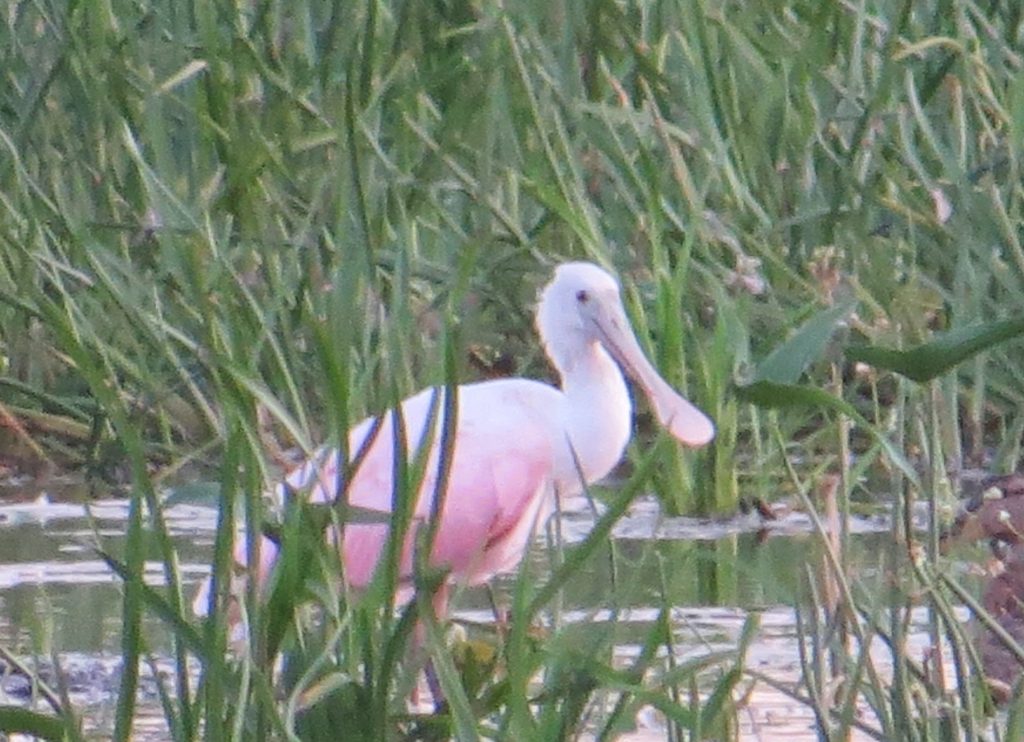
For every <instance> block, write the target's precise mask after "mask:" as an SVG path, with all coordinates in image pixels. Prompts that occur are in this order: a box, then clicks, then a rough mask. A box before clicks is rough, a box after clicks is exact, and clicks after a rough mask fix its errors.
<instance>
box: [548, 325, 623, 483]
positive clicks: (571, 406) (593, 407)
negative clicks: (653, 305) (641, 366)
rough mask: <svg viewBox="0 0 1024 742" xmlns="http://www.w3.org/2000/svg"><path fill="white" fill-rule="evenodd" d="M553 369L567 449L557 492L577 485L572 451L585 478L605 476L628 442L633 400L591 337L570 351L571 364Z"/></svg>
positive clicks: (559, 473) (559, 472) (612, 363)
mask: <svg viewBox="0 0 1024 742" xmlns="http://www.w3.org/2000/svg"><path fill="white" fill-rule="evenodd" d="M559 373H560V375H561V377H562V392H563V394H564V395H565V408H564V411H563V414H564V420H565V429H566V431H567V433H568V435H569V440H570V442H571V445H572V449H571V450H570V451H569V455H568V461H567V462H563V463H562V465H561V466H559V467H558V468H559V470H560V471H558V472H557V479H558V483H559V489H560V491H561V492H562V494H565V495H569V494H573V493H576V492H579V491H580V490H581V489H582V487H581V485H580V482H579V474H578V472H577V469H576V463H575V462H574V461H573V459H572V452H573V451H574V452H575V455H576V461H578V462H579V468H580V469H581V470H582V471H583V477H584V480H585V481H586V483H587V484H590V483H591V482H596V481H597V480H599V479H602V478H603V477H605V476H606V475H607V474H608V472H610V471H611V470H612V467H614V466H615V464H617V463H618V461H619V459H620V458H622V452H623V451H624V450H625V448H626V444H627V443H628V442H629V435H630V428H631V427H632V417H633V405H632V402H631V401H630V398H629V390H628V389H627V388H626V382H625V380H624V379H623V378H622V372H621V371H620V370H619V367H618V366H617V365H616V364H615V362H614V361H613V360H612V359H611V357H610V356H609V355H608V353H606V352H605V350H604V348H602V347H601V346H600V345H599V344H598V343H596V342H594V343H589V344H588V345H587V346H586V348H585V349H584V350H583V352H580V353H577V354H574V363H573V364H572V367H571V368H564V369H563V368H559ZM566 464H567V465H568V467H569V468H568V470H567V471H566V470H565V467H566Z"/></svg>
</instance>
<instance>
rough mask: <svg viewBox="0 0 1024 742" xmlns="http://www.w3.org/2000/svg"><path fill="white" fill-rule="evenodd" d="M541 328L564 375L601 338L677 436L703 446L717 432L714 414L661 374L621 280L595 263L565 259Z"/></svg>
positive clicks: (541, 311) (544, 297)
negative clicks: (629, 310)
mask: <svg viewBox="0 0 1024 742" xmlns="http://www.w3.org/2000/svg"><path fill="white" fill-rule="evenodd" d="M537 329H538V331H539V332H540V336H541V340H542V341H543V343H544V348H545V350H546V351H547V353H548V356H549V357H550V358H551V360H552V361H553V362H554V364H555V366H556V367H557V368H558V371H559V373H560V374H562V376H563V378H564V377H565V375H566V374H568V373H571V372H572V369H573V368H574V366H575V365H576V363H577V362H579V361H580V359H582V358H584V357H585V356H586V354H587V353H589V352H590V351H591V349H592V346H593V345H594V344H595V343H599V344H600V345H601V346H602V347H603V348H604V349H605V350H606V351H607V352H608V354H609V355H610V356H611V357H612V358H613V359H614V360H615V362H616V363H618V364H619V366H620V367H621V368H622V370H623V371H625V372H626V374H627V375H629V376H630V377H631V378H632V379H633V380H634V381H635V382H637V384H639V385H640V387H641V388H642V389H643V391H644V392H645V393H646V395H647V398H648V399H649V400H650V402H651V406H652V408H653V409H654V412H655V415H656V416H657V417H658V420H659V422H660V423H661V424H662V425H663V426H664V427H665V428H667V429H668V430H669V431H670V432H671V433H672V434H673V435H674V436H675V437H676V438H678V439H679V440H680V441H682V442H683V443H686V444H687V445H691V446H702V445H704V444H705V443H707V442H708V441H710V440H711V439H712V438H714V435H715V426H714V425H713V424H712V422H711V420H710V419H708V417H707V416H706V415H705V414H704V413H703V412H701V411H700V410H699V409H697V408H696V407H695V406H693V405H692V404H690V403H689V402H687V401H686V400H685V399H683V398H682V397H681V396H679V395H678V394H677V393H676V392H675V390H674V389H672V387H671V386H669V385H668V383H667V382H666V381H665V380H664V379H662V378H661V376H660V375H659V374H658V372H657V371H656V370H655V368H654V367H653V366H652V365H651V364H650V362H649V361H648V360H647V358H646V357H645V356H644V354H643V351H642V350H641V349H640V345H639V343H637V341H636V337H635V336H634V335H633V331H632V328H631V327H630V324H629V320H628V319H627V318H626V312H625V310H624V309H623V307H622V298H621V297H620V295H619V284H618V283H617V282H616V280H615V279H614V278H613V277H612V276H611V275H610V274H609V273H608V272H607V271H605V270H603V269H602V268H599V267H598V266H596V265H594V264H593V263H563V264H562V265H560V266H558V268H557V269H556V270H555V277H554V278H553V279H552V280H551V282H550V283H549V284H548V285H547V286H546V287H545V288H544V290H543V291H542V292H541V296H540V305H539V306H538V308H537Z"/></svg>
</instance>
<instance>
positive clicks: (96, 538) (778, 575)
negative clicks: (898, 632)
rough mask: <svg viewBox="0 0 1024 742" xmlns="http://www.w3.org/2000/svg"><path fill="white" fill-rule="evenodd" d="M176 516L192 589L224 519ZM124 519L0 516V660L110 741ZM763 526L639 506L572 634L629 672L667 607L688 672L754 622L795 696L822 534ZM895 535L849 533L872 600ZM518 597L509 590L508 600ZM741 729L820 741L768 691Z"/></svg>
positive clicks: (10, 697)
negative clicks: (607, 634) (607, 640)
mask: <svg viewBox="0 0 1024 742" xmlns="http://www.w3.org/2000/svg"><path fill="white" fill-rule="evenodd" d="M166 515H167V518H168V522H169V526H170V529H171V532H172V536H173V539H174V544H175V547H176V548H177V550H178V554H179V560H180V567H181V573H182V575H183V577H184V579H185V580H186V581H188V582H198V581H199V580H200V579H201V578H202V577H203V576H204V575H205V574H206V572H207V559H208V557H209V553H210V551H211V548H212V540H213V533H214V529H215V526H216V512H215V511H214V510H212V509H210V508H202V507H194V506H185V505H177V506H175V507H173V508H170V509H169V510H168V511H167V513H166ZM127 517H128V505H127V502H125V501H119V500H110V501H101V502H97V503H94V504H91V505H89V506H84V505H80V504H73V503H70V502H51V501H50V498H49V497H47V496H46V495H41V496H39V497H35V496H33V498H32V499H29V500H23V501H21V502H14V503H10V504H5V505H0V646H2V647H3V648H5V649H7V650H10V651H12V652H13V653H14V654H16V655H18V656H21V657H26V656H31V655H35V654H38V655H42V656H49V655H50V653H51V652H56V653H57V654H58V656H59V657H60V661H61V664H62V666H63V667H64V670H65V672H66V674H67V675H68V676H69V677H71V678H73V680H74V682H73V683H72V685H73V687H72V688H71V690H72V697H73V698H74V700H75V701H76V702H78V703H79V704H82V705H83V706H87V707H88V708H89V709H90V711H89V714H88V715H89V717H90V720H91V721H92V723H93V724H95V725H97V726H98V727H99V728H101V729H102V728H103V727H104V726H105V725H106V724H107V723H108V722H109V720H110V716H111V703H110V702H111V698H112V696H111V693H112V691H113V690H115V689H116V683H117V676H118V661H117V655H118V642H119V637H120V591H119V586H118V581H117V579H116V578H115V577H114V576H113V575H112V573H111V572H110V570H109V569H108V568H107V567H106V565H105V564H104V563H103V561H102V560H101V559H100V558H99V557H98V556H97V552H96V549H97V546H102V548H104V549H106V550H108V551H110V552H111V553H113V554H115V555H116V554H118V553H119V551H120V548H121V546H122V541H123V539H122V534H123V532H124V528H125V524H126V520H127ZM594 517H595V513H594V512H593V509H592V508H590V507H583V508H581V509H580V510H578V511H575V512H571V513H564V514H562V515H561V517H560V518H558V519H556V520H555V521H553V522H552V525H551V527H549V529H548V531H547V534H546V540H547V541H548V542H549V543H553V542H557V541H559V540H561V541H562V542H563V543H569V544H571V543H573V542H575V541H578V540H580V539H582V538H583V537H584V536H585V535H586V533H587V532H588V531H589V529H590V527H591V525H592V523H593V519H594ZM763 525H764V524H762V523H761V522H760V521H759V520H757V519H755V518H750V517H741V518H733V519H727V520H718V521H709V520H699V519H692V518H666V517H663V516H662V515H661V512H660V509H659V508H658V506H657V503H655V502H654V501H651V500H639V501H638V502H637V503H635V504H634V506H633V507H632V508H631V509H630V511H629V512H628V513H627V514H626V516H625V517H624V518H623V519H622V520H621V521H620V522H619V523H618V525H617V526H616V528H615V530H614V532H613V538H612V539H611V540H610V542H609V544H608V545H607V546H606V547H605V553H603V554H601V553H599V554H598V555H597V556H596V557H595V558H594V559H592V560H591V561H590V564H591V567H590V568H589V569H590V572H589V573H588V574H586V575H583V576H581V578H580V579H574V580H572V582H571V584H570V585H569V586H567V588H566V590H565V591H564V595H563V598H562V602H561V614H560V615H561V620H562V621H563V622H564V623H565V624H566V625H572V624H573V623H578V624H579V626H581V627H583V628H584V630H586V631H597V630H609V631H614V632H615V633H614V636H615V641H616V646H617V654H618V655H620V657H621V658H622V659H623V661H625V660H628V659H629V658H630V656H632V655H635V653H636V652H637V651H638V645H636V644H635V643H634V642H637V641H639V637H640V636H642V635H643V633H644V632H645V629H646V627H647V626H648V625H649V623H650V621H652V620H653V619H654V618H655V617H656V616H657V613H658V606H660V605H661V604H662V601H663V597H662V593H664V595H666V596H667V597H668V600H669V602H670V603H671V604H672V605H674V606H677V608H676V610H675V612H674V615H673V625H674V626H675V627H676V643H677V647H676V650H675V652H676V655H677V659H686V658H688V657H692V656H696V655H699V654H703V653H706V652H709V651H712V650H716V649H728V648H731V647H733V646H735V643H736V640H737V638H738V636H739V632H740V629H741V628H742V626H743V622H744V620H745V618H746V616H747V614H748V612H751V611H753V612H756V613H757V614H758V615H759V617H760V622H761V628H760V631H759V632H758V636H757V639H756V640H755V641H754V643H753V645H752V646H751V647H750V651H749V653H748V656H747V666H748V667H749V668H750V669H752V670H756V671H760V672H763V673H764V674H766V675H768V676H770V677H772V678H774V679H776V680H778V681H780V682H789V683H792V682H794V681H796V680H797V679H798V677H799V672H800V661H799V655H798V643H797V636H796V625H795V618H794V613H793V611H792V609H790V608H787V607H784V606H787V605H791V604H793V603H794V602H795V601H796V600H797V596H798V595H800V590H801V583H802V582H803V581H804V579H805V577H806V575H807V574H813V573H814V572H815V570H816V569H818V567H817V565H816V562H817V561H818V560H817V558H816V557H815V554H816V553H819V546H818V540H817V537H815V536H813V535H812V529H811V524H810V520H809V519H808V518H807V517H806V516H803V515H800V514H791V515H788V516H786V517H785V518H782V519H780V520H778V521H774V522H772V523H770V524H768V527H767V528H764V527H763ZM887 529H888V525H887V522H886V519H885V518H884V517H882V516H880V517H875V518H857V519H855V520H854V522H853V523H852V528H851V531H852V532H853V533H854V534H855V538H854V539H853V541H852V544H851V548H852V553H851V557H852V559H853V561H854V563H856V564H857V565H859V571H858V574H859V577H860V579H861V580H863V581H864V582H865V584H867V585H869V586H870V585H871V584H872V581H873V580H883V579H884V576H885V563H886V560H887V559H888V558H889V557H890V556H892V551H893V550H892V547H891V546H890V541H891V540H890V538H889V535H888V533H887ZM544 541H545V538H543V537H542V538H541V539H539V546H538V548H537V549H535V550H534V552H533V554H532V559H533V560H534V563H533V567H534V569H535V570H537V571H538V572H543V571H545V570H546V569H548V568H549V567H550V560H551V554H552V551H551V549H548V548H543V542H544ZM613 552H614V553H613ZM613 556H614V558H612V557H613ZM613 565H614V567H613ZM147 580H148V581H149V582H150V583H152V584H154V585H158V584H161V583H162V581H163V577H162V566H161V564H160V563H159V562H158V561H153V562H152V563H150V564H149V565H148V567H147ZM508 582H509V581H508V580H506V581H505V582H504V583H501V582H499V584H498V590H497V593H498V595H499V599H500V596H501V593H502V587H503V586H504V587H505V588H507V587H508ZM610 596H614V599H613V601H612V602H613V604H614V607H615V611H616V612H615V614H614V615H613V614H612V613H611V612H610V611H609V608H610V606H609V602H610V599H611V598H610ZM488 605H489V603H488V602H487V599H486V595H485V593H484V592H482V591H473V592H471V593H469V594H467V595H464V596H461V598H460V601H459V610H458V611H457V617H458V618H461V619H465V620H469V621H479V622H483V623H488V622H490V621H492V620H493V615H492V611H491V609H489V608H488V607H487V606H488ZM922 620H923V619H922ZM919 623H920V622H919ZM146 631H147V638H148V641H149V645H150V648H151V649H152V650H153V651H154V652H156V653H157V654H159V653H161V652H165V651H166V650H167V649H168V646H167V642H166V637H165V636H164V634H163V632H162V630H161V627H160V626H159V625H158V624H157V623H156V622H152V623H151V624H149V625H148V626H147V627H146ZM912 641H913V642H914V643H915V646H914V647H912V650H911V651H912V653H915V652H918V651H919V652H920V655H921V656H923V654H924V652H925V651H926V649H927V645H928V642H927V640H926V636H925V634H924V632H923V628H922V627H919V630H918V631H916V632H915V633H914V637H913V639H912ZM917 645H919V646H917ZM878 650H879V651H881V648H880V647H879V648H878ZM145 674H146V675H147V679H146V680H144V682H143V685H142V688H141V690H140V693H141V701H142V703H143V708H150V709H152V712H153V718H148V717H147V716H146V715H143V716H142V717H141V718H140V724H142V725H144V726H150V725H155V728H154V729H152V730H150V731H149V732H144V731H143V730H142V728H140V730H139V734H138V735H137V738H138V739H145V738H147V737H149V738H152V739H160V738H162V737H163V736H164V732H163V731H162V729H161V728H160V726H159V725H160V719H159V707H158V706H157V705H156V695H155V685H154V684H153V681H152V678H148V673H145ZM19 683H20V685H19ZM24 685H25V684H24V682H23V681H20V680H19V679H18V678H16V677H8V678H6V679H4V680H3V681H2V682H0V703H10V702H21V700H22V699H23V698H24V695H25V693H26V689H25V687H24ZM637 721H638V732H637V735H636V738H637V739H644V738H650V739H658V738H660V737H661V736H663V734H664V730H663V729H662V728H661V727H660V726H659V720H658V719H657V717H656V715H654V714H651V715H649V717H648V716H644V715H641V717H640V718H638V720H637ZM740 723H741V731H742V734H743V737H744V738H747V737H749V738H751V739H776V738H778V739H782V738H786V739H790V740H794V739H802V738H805V737H804V735H806V738H807V739H813V738H815V729H814V720H813V715H812V714H811V711H810V709H809V708H808V707H806V706H804V705H802V704H800V703H798V702H797V701H794V700H792V699H791V698H789V697H787V696H786V695H785V694H783V693H781V692H779V691H776V690H772V689H770V688H769V687H768V686H767V685H765V684H763V683H761V684H759V687H758V688H757V689H756V691H755V692H754V693H753V694H752V695H751V697H750V700H749V703H748V704H747V705H746V708H745V711H744V713H743V714H742V715H741V718H740ZM645 735H646V736H645Z"/></svg>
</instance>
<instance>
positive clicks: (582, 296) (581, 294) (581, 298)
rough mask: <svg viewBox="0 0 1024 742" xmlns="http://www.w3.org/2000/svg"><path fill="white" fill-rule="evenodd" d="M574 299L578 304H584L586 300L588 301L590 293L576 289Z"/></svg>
mask: <svg viewBox="0 0 1024 742" xmlns="http://www.w3.org/2000/svg"><path fill="white" fill-rule="evenodd" d="M576 301H578V302H579V303H580V304H586V303H587V302H588V301H590V294H588V293H587V292H586V291H577V292H576Z"/></svg>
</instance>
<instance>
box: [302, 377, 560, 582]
mask: <svg viewBox="0 0 1024 742" xmlns="http://www.w3.org/2000/svg"><path fill="white" fill-rule="evenodd" d="M531 392H532V393H531ZM551 393H555V394H557V392H555V390H554V389H552V388H551V387H547V386H544V385H540V384H535V383H532V382H531V383H522V382H519V383H517V382H491V383H485V384H476V385H469V386H465V387H461V388H460V397H459V410H460V414H459V423H458V426H457V428H456V434H455V445H454V455H453V458H452V462H451V468H450V473H449V478H448V484H447V488H446V494H445V498H444V509H443V510H442V512H441V514H440V522H439V524H438V527H437V532H436V535H435V539H434V548H433V551H432V553H431V564H432V565H433V566H438V567H446V568H449V569H450V570H451V573H452V574H451V576H452V579H453V580H454V581H457V582H462V583H469V584H476V583H479V582H483V581H486V580H487V579H488V578H489V577H491V576H492V575H494V574H496V573H499V572H505V571H508V570H510V569H513V568H514V567H515V566H516V565H517V564H518V563H519V561H520V559H521V558H522V555H523V552H524V549H525V548H526V546H527V545H528V543H529V540H530V536H531V534H532V533H533V530H534V527H535V526H536V525H537V523H538V522H540V521H541V520H542V519H543V518H545V517H546V516H547V515H548V514H549V513H550V509H551V507H552V505H553V493H552V492H551V471H552V466H553V450H552V439H553V435H552V431H551V426H550V424H549V423H548V417H549V415H548V414H545V413H549V412H550V403H551V402H552V399H549V398H548V397H549V395H550V394H551ZM431 396H432V390H426V391H424V392H421V393H420V394H417V395H416V396H414V397H411V398H409V399H407V400H406V401H405V402H404V403H403V405H402V412H403V416H404V418H405V427H406V431H407V434H408V437H409V438H411V439H412V440H414V441H416V442H417V444H419V442H421V441H422V440H423V433H424V429H425V427H426V422H427V419H428V417H429V410H430V404H431ZM536 396H540V397H541V400H542V401H544V402H547V403H548V405H549V409H547V410H544V411H543V412H542V411H540V410H539V409H538V407H537V405H536V404H531V403H533V402H535V399H534V398H535V397H536ZM438 416H440V413H438ZM373 423H374V421H373V419H368V420H364V421H363V422H361V423H360V424H359V425H357V426H356V427H355V428H353V430H352V431H351V433H350V435H349V447H350V453H354V452H355V451H357V450H358V449H359V447H360V446H361V445H362V444H363V442H364V441H365V439H366V437H367V435H369V433H370V431H371V430H372V427H373ZM440 428H441V426H440V423H439V422H438V423H436V424H435V432H434V436H433V438H434V440H433V441H432V450H431V456H430V460H429V461H428V463H427V468H426V471H425V475H424V479H423V482H422V484H421V487H420V491H419V496H418V501H417V505H416V508H415V516H414V521H413V523H412V524H411V525H410V530H411V531H413V530H414V529H415V528H416V527H417V525H424V524H425V523H426V522H427V520H428V519H429V517H430V512H431V505H432V503H433V500H434V494H435V490H436V488H437V476H438V460H439V455H440V454H439V448H440V445H439V444H440V437H441V430H440ZM392 436H393V429H392V415H391V414H390V413H388V414H387V415H386V416H385V417H384V419H383V422H382V424H381V426H380V430H379V431H378V432H377V433H376V435H375V438H374V440H373V443H372V444H371V447H370V449H369V451H368V453H367V454H366V456H365V458H364V459H363V461H362V463H361V465H360V467H359V469H358V470H357V471H356V473H355V475H354V477H355V478H354V480H353V482H352V484H351V486H350V487H349V491H348V498H349V503H350V504H351V505H355V506H358V507H360V508H364V509H366V510H372V511H377V512H381V513H389V512H391V510H392V496H393V490H394V481H393V476H392V473H393V469H394V463H395V462H394V451H393V439H392ZM414 455H415V454H414V453H410V454H409V456H408V458H409V459H410V460H411V459H412V458H414ZM336 466H337V454H336V453H335V452H331V453H329V454H328V453H322V454H320V455H318V456H316V457H314V459H313V460H312V461H310V462H307V464H305V465H303V466H301V467H299V468H298V469H296V470H295V471H293V472H292V473H291V474H290V475H289V476H288V479H287V481H288V484H289V486H290V487H292V488H293V489H294V490H296V491H299V492H303V491H305V492H307V493H308V496H309V497H310V499H311V500H314V501H327V500H330V499H333V496H334V493H335V488H336V485H337V482H338V479H337V470H336ZM387 535H388V527H387V526H386V525H383V524H380V525H377V524H373V525H367V524H358V525H349V526H346V527H345V533H344V566H345V574H346V579H347V580H348V582H349V583H350V584H351V585H353V586H354V587H357V588H359V587H364V586H366V585H367V584H368V583H369V582H370V580H371V579H372V578H373V574H374V571H375V570H376V567H377V564H378V561H379V560H380V556H381V551H382V549H383V547H384V544H385V542H386V540H387ZM414 543H415V534H414V533H412V532H411V533H410V535H409V536H408V538H407V539H406V543H405V544H404V548H403V554H402V560H401V564H400V574H401V577H403V578H407V577H409V576H410V575H411V572H412V559H413V554H412V551H413V546H414Z"/></svg>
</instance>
